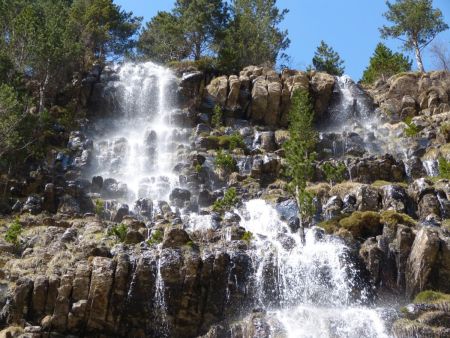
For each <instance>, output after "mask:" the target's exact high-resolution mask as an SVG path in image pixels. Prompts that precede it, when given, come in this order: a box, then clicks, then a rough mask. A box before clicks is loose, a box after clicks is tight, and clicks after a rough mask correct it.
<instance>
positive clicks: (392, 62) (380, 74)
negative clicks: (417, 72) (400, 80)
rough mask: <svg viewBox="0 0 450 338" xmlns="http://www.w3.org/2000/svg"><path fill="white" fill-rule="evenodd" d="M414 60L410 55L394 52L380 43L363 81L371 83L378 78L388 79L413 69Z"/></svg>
mask: <svg viewBox="0 0 450 338" xmlns="http://www.w3.org/2000/svg"><path fill="white" fill-rule="evenodd" d="M411 65H412V61H411V60H410V59H409V57H407V56H405V55H403V54H401V53H394V52H393V51H392V50H390V49H389V48H388V47H386V46H385V45H384V44H383V43H379V44H378V45H377V47H376V48H375V52H374V53H373V55H372V57H371V58H370V61H369V66H368V67H367V68H366V70H365V71H364V73H363V77H362V80H361V81H362V82H363V83H366V84H370V83H373V82H375V81H376V80H377V79H380V78H382V79H386V78H389V77H391V76H392V75H395V74H397V73H401V72H408V71H410V70H411Z"/></svg>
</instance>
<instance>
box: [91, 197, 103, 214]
mask: <svg viewBox="0 0 450 338" xmlns="http://www.w3.org/2000/svg"><path fill="white" fill-rule="evenodd" d="M104 211H105V201H104V200H102V199H100V198H97V199H96V200H95V205H94V212H95V214H96V215H98V216H102V215H103V212H104Z"/></svg>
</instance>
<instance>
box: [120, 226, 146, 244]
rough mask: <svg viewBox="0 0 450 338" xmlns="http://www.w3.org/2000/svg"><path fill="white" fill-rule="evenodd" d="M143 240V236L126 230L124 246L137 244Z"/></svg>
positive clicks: (134, 231)
mask: <svg viewBox="0 0 450 338" xmlns="http://www.w3.org/2000/svg"><path fill="white" fill-rule="evenodd" d="M144 240H145V237H144V235H142V234H141V233H140V232H139V231H137V230H132V229H131V230H128V231H127V234H126V236H125V243H126V244H137V243H140V242H142V241H144Z"/></svg>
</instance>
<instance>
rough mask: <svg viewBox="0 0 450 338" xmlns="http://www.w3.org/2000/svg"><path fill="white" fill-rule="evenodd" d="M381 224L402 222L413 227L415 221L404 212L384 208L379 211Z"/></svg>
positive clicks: (415, 223)
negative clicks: (384, 209)
mask: <svg viewBox="0 0 450 338" xmlns="http://www.w3.org/2000/svg"><path fill="white" fill-rule="evenodd" d="M380 221H381V223H382V224H386V225H391V226H396V225H398V224H403V225H406V226H409V227H414V226H416V225H417V222H416V221H415V220H414V219H412V218H411V217H410V216H408V215H406V214H402V213H399V212H396V211H394V210H386V211H383V212H381V219H380Z"/></svg>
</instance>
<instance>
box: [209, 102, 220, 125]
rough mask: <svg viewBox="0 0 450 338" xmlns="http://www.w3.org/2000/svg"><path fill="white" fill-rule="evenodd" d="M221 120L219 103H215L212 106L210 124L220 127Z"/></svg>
mask: <svg viewBox="0 0 450 338" xmlns="http://www.w3.org/2000/svg"><path fill="white" fill-rule="evenodd" d="M222 120H223V110H222V107H221V106H220V105H219V104H216V105H215V106H214V110H213V114H212V117H211V124H212V126H213V127H214V128H220V127H222Z"/></svg>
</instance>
